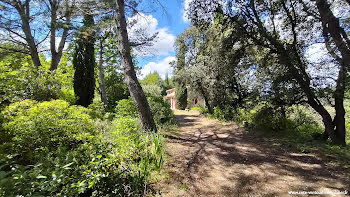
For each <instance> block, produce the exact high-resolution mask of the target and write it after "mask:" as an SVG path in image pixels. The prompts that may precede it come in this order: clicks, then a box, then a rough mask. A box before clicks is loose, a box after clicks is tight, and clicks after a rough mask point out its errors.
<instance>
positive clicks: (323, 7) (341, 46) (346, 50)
mask: <svg viewBox="0 0 350 197" xmlns="http://www.w3.org/2000/svg"><path fill="white" fill-rule="evenodd" d="M315 2H316V6H317V9H318V11H319V13H320V16H321V22H322V27H323V37H324V39H325V42H326V47H327V50H328V51H329V53H330V54H331V55H332V56H333V57H334V58H335V60H336V61H337V62H338V63H339V65H340V68H339V72H338V79H337V86H336V90H335V92H334V101H335V111H336V115H335V117H334V120H333V126H334V127H335V137H336V141H337V143H339V144H342V145H345V134H346V129H345V109H344V91H345V89H346V84H347V82H348V79H347V72H348V71H349V69H350V40H349V38H348V35H347V34H346V32H345V30H344V29H343V28H342V27H341V26H340V24H339V19H338V18H336V17H335V16H334V14H333V12H332V11H331V9H330V5H329V4H328V2H327V1H326V0H315ZM347 2H348V3H349V4H350V1H347ZM330 38H332V41H333V43H334V44H335V47H336V49H337V51H339V52H340V55H341V57H339V56H338V55H337V54H336V53H335V52H334V51H335V50H334V49H333V48H332V47H331V43H330V42H331V41H330Z"/></svg>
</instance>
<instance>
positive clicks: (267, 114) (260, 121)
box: [192, 103, 350, 168]
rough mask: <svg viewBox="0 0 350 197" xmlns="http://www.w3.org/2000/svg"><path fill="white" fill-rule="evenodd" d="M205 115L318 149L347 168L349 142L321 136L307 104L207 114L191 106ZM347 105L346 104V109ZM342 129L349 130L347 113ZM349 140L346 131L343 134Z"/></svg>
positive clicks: (302, 148)
mask: <svg viewBox="0 0 350 197" xmlns="http://www.w3.org/2000/svg"><path fill="white" fill-rule="evenodd" d="M192 109H193V110H198V111H200V112H201V113H202V114H204V115H205V116H207V117H210V118H215V119H218V120H221V121H234V122H236V123H239V124H240V125H242V126H243V127H245V128H246V129H247V130H248V131H250V132H254V133H255V134H257V135H258V136H261V137H264V138H266V139H267V140H271V143H281V144H288V146H292V147H294V148H296V149H297V150H298V151H300V152H304V153H311V152H312V153H319V154H321V156H323V157H325V158H326V159H328V160H330V161H339V162H340V163H341V164H342V165H343V166H344V167H347V168H350V165H349V163H350V146H346V147H340V146H338V145H335V144H333V143H332V142H331V141H330V140H327V141H326V142H325V141H324V139H322V134H323V131H324V128H323V127H322V122H321V119H320V117H318V116H317V115H316V113H315V112H314V111H313V110H312V109H311V108H309V107H306V106H293V107H289V108H286V109H283V110H282V109H281V108H275V107H273V106H272V105H269V104H267V103H264V104H260V105H256V106H254V107H252V108H249V109H242V108H240V109H237V110H236V111H231V110H221V109H220V108H218V107H215V108H214V112H213V114H209V113H208V111H207V109H205V108H203V107H196V108H192ZM349 110H350V106H349V105H348V106H347V110H346V111H349ZM346 120H347V122H346V129H347V131H349V130H350V117H349V114H347V115H346ZM346 141H347V144H349V143H350V136H349V134H348V135H347V136H346Z"/></svg>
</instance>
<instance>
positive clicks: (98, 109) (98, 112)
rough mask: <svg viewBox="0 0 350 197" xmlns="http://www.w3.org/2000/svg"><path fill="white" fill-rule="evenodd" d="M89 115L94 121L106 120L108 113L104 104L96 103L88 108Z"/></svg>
mask: <svg viewBox="0 0 350 197" xmlns="http://www.w3.org/2000/svg"><path fill="white" fill-rule="evenodd" d="M88 109H89V115H90V116H91V117H92V118H93V119H96V118H98V119H104V118H105V117H104V116H105V114H106V112H105V111H104V106H103V103H102V102H94V103H92V104H90V105H89V106H88Z"/></svg>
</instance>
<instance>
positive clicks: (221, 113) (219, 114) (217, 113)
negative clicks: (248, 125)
mask: <svg viewBox="0 0 350 197" xmlns="http://www.w3.org/2000/svg"><path fill="white" fill-rule="evenodd" d="M212 116H213V117H214V118H216V119H219V120H225V121H227V120H232V119H233V113H232V110H231V109H229V108H226V109H224V110H222V109H221V108H219V107H214V112H213V115H212Z"/></svg>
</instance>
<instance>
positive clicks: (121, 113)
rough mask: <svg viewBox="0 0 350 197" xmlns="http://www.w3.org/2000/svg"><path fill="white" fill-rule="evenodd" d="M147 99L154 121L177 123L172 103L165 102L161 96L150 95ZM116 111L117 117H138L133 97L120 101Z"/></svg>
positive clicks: (159, 124)
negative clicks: (171, 107)
mask: <svg viewBox="0 0 350 197" xmlns="http://www.w3.org/2000/svg"><path fill="white" fill-rule="evenodd" d="M147 100H148V103H149V105H150V108H151V112H152V114H153V118H154V121H155V123H156V124H157V125H158V126H161V125H164V124H175V116H174V113H173V111H172V110H171V109H170V104H169V103H168V102H165V101H164V100H163V98H161V97H148V98H147ZM115 111H116V114H117V117H125V116H127V117H131V118H136V117H137V111H136V107H135V105H134V103H133V101H132V100H131V98H129V99H123V100H120V101H118V104H117V106H116V109H115Z"/></svg>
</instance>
